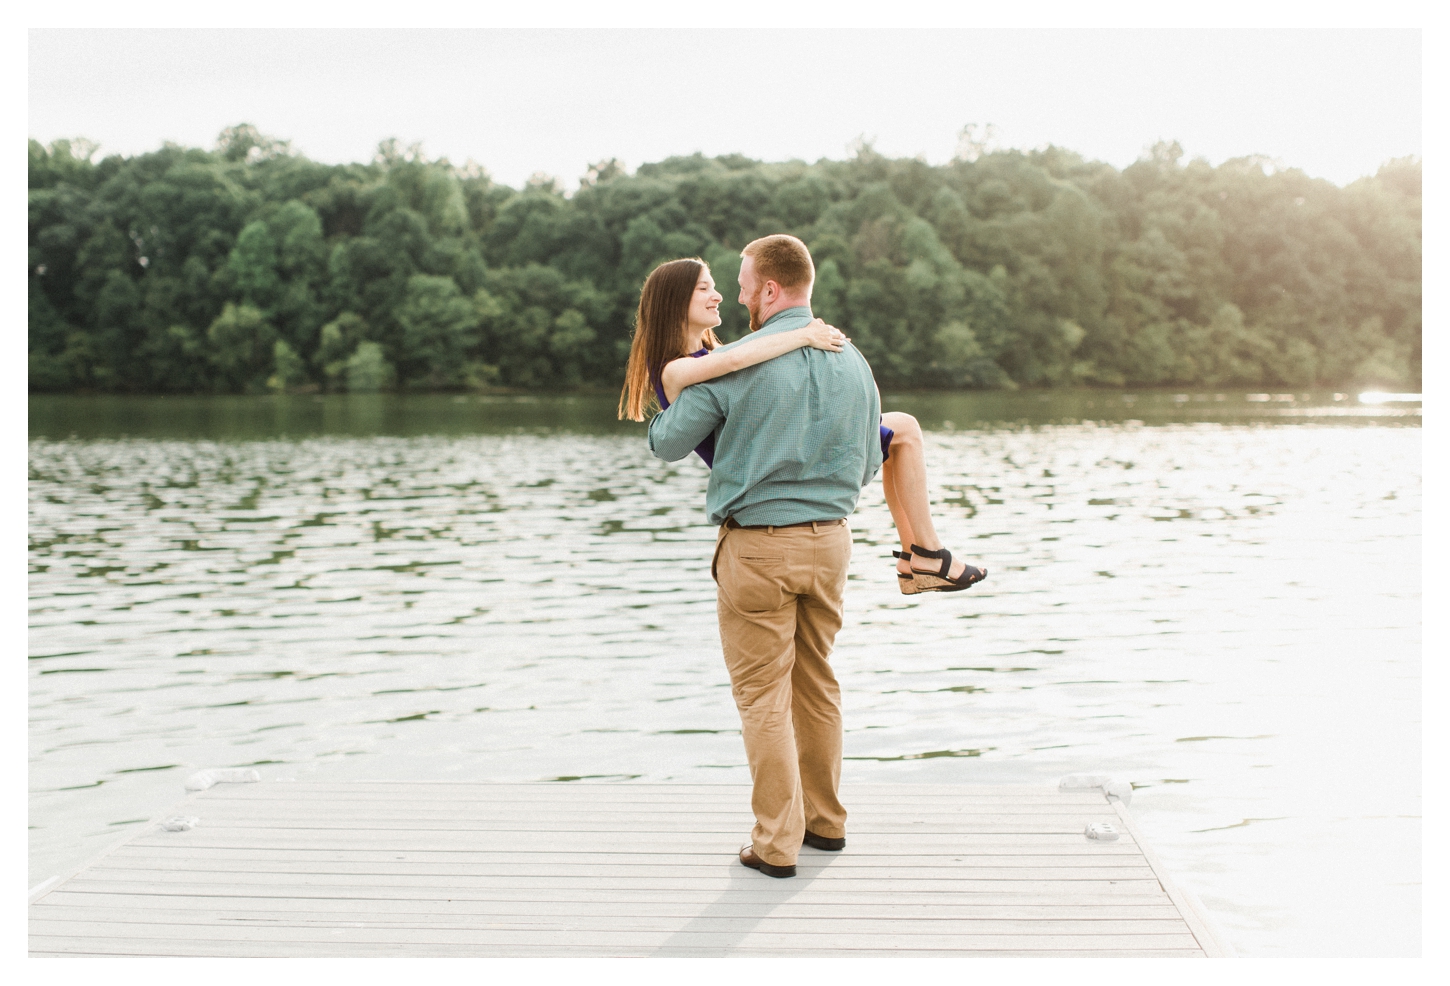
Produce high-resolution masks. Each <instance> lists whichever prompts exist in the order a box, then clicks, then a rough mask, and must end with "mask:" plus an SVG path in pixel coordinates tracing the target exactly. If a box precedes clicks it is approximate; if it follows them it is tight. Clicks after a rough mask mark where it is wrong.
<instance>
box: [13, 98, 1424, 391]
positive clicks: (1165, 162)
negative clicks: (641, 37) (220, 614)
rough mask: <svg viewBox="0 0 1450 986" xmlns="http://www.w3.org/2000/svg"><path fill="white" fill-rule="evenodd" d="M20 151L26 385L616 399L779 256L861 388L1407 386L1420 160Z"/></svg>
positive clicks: (732, 331) (976, 152)
mask: <svg viewBox="0 0 1450 986" xmlns="http://www.w3.org/2000/svg"><path fill="white" fill-rule="evenodd" d="M95 157H96V154H95V148H94V147H93V146H90V145H89V144H87V143H86V142H85V141H73V142H68V141H56V142H54V143H52V144H51V145H50V146H49V147H45V146H42V145H41V144H39V143H37V142H36V141H33V140H32V141H30V144H29V268H30V269H29V313H30V314H29V318H30V322H29V325H30V334H29V340H30V342H29V359H30V364H29V365H30V386H31V389H32V390H33V391H62V392H75V391H86V390H93V391H116V392H127V391H129V392H146V393H165V392H185V393H211V392H223V393H256V392H265V391H267V390H269V389H270V390H302V391H307V390H317V389H320V390H324V391H376V390H383V389H393V388H397V389H403V390H409V389H417V390H452V389H470V388H475V389H476V388H488V387H500V386H501V387H515V388H574V387H589V386H598V387H615V386H618V385H619V382H620V381H621V380H622V377H623V367H624V362H625V358H626V355H627V353H628V349H629V338H630V333H631V332H632V328H633V326H632V320H633V311H634V307H635V304H636V302H637V299H638V291H639V287H640V284H641V283H642V281H643V279H644V276H645V274H647V273H648V272H649V270H650V269H651V268H652V267H653V266H654V265H655V264H657V263H659V262H660V261H663V260H668V259H672V258H675V257H682V256H701V257H703V258H704V259H705V260H706V261H708V262H709V263H710V265H711V267H712V268H713V271H714V274H715V278H716V280H717V282H718V284H719V285H720V289H721V291H722V292H723V293H724V295H725V297H726V299H727V304H725V305H722V306H721V310H722V314H723V316H724V318H725V322H724V325H723V326H722V329H721V335H722V337H723V338H726V339H730V338H737V337H739V336H740V335H743V334H744V333H745V331H746V318H745V313H744V310H743V309H742V308H740V307H739V306H738V305H735V304H734V303H733V301H734V297H735V293H736V291H737V286H736V284H735V278H736V276H737V274H738V271H739V257H738V252H739V250H740V248H741V247H742V246H743V245H744V244H745V243H747V242H748V241H750V240H751V239H753V238H755V237H756V236H760V235H763V234H766V233H775V232H789V233H793V234H795V235H797V236H799V237H801V238H802V239H803V240H804V241H805V242H806V243H807V244H808V245H809V246H810V248H811V251H812V253H813V255H814V256H815V259H816V265H817V281H816V289H815V296H814V300H813V306H814V308H815V310H816V312H817V313H818V314H820V315H821V316H823V317H824V318H826V319H827V320H829V321H831V322H832V323H833V324H835V325H837V326H840V327H841V328H842V329H844V330H845V331H846V332H847V333H848V334H850V335H851V337H852V339H853V341H854V342H855V344H856V345H857V346H858V347H860V349H861V350H862V352H863V353H865V355H866V357H867V358H868V359H869V360H870V362H871V365H872V368H873V370H874V371H875V373H876V376H877V379H878V380H879V381H880V382H881V383H882V384H883V385H890V386H897V387H922V388H991V387H1015V386H1034V387H1042V386H1063V385H1103V386H1123V385H1131V386H1151V385H1183V386H1188V385H1205V386H1233V385H1243V386H1259V385H1283V386H1310V385H1315V384H1318V385H1332V386H1341V385H1342V386H1349V385H1353V384H1378V385H1382V386H1393V387H1418V386H1419V382H1420V373H1421V370H1420V364H1421V355H1420V339H1421V331H1420V290H1421V274H1420V241H1421V206H1420V199H1421V192H1420V188H1421V166H1420V162H1419V161H1418V159H1414V158H1406V159H1399V160H1394V161H1390V162H1388V163H1386V164H1385V165H1384V166H1383V167H1381V168H1380V169H1379V171H1378V173H1377V174H1375V175H1374V176H1373V177H1366V178H1362V179H1360V180H1358V181H1356V182H1354V183H1352V184H1350V185H1348V186H1346V187H1343V188H1340V187H1338V186H1336V185H1334V184H1332V183H1330V182H1328V181H1324V180H1320V179H1313V178H1310V177H1308V176H1306V175H1305V174H1304V173H1303V172H1301V171H1298V170H1292V169H1290V170H1280V169H1276V168H1273V167H1271V166H1266V162H1265V161H1264V160H1263V159H1261V158H1240V159H1236V160H1231V161H1227V162H1225V163H1224V164H1221V165H1219V166H1217V167H1212V166H1210V165H1209V164H1208V163H1207V162H1205V161H1202V160H1188V161H1185V160H1184V155H1183V152H1182V150H1181V148H1180V147H1179V146H1178V145H1177V144H1176V143H1161V142H1160V143H1159V144H1157V145H1155V146H1154V147H1153V148H1152V150H1151V152H1150V153H1148V154H1146V155H1145V156H1144V158H1143V159H1141V160H1139V161H1137V162H1136V163H1134V164H1132V165H1130V166H1128V167H1127V168H1124V169H1122V170H1119V169H1117V168H1114V167H1112V166H1111V165H1107V164H1104V163H1101V162H1096V161H1089V160H1085V159H1084V158H1083V157H1082V156H1081V155H1078V154H1075V153H1073V152H1072V151H1069V150H1065V149H1062V148H1058V147H1048V148H1046V149H1045V150H1035V151H1017V150H1006V151H996V152H991V153H981V152H980V148H969V152H968V153H966V154H964V155H962V156H960V157H959V158H958V159H957V160H954V161H953V162H951V163H950V164H946V165H941V166H935V165H930V164H927V163H925V162H923V161H920V160H916V159H892V158H887V157H884V156H882V155H880V154H878V153H876V152H875V151H874V150H873V149H872V148H871V147H870V146H869V145H864V146H862V147H861V148H860V149H859V150H858V151H857V152H856V153H855V155H854V156H853V157H851V158H850V159H848V160H844V161H828V160H822V161H818V162H816V163H814V164H807V163H805V162H802V161H787V162H761V161H755V160H751V159H749V158H746V157H743V156H739V155H727V156H722V157H715V158H707V157H704V156H702V155H698V154H697V155H694V156H690V157H673V158H669V159H667V160H664V161H660V162H658V163H653V164H645V165H641V166H640V167H639V168H638V169H637V170H636V171H635V172H634V173H633V174H629V173H626V171H625V170H624V168H622V167H621V166H620V164H619V163H618V162H617V161H607V162H602V163H600V164H598V165H596V166H594V167H592V168H591V169H590V170H589V173H588V174H587V175H585V176H584V177H583V179H582V180H581V185H580V187H579V189H578V190H577V191H575V192H574V193H573V194H572V195H566V194H565V193H564V192H563V191H562V190H561V189H560V188H559V187H558V186H557V183H556V182H554V181H553V180H551V179H548V178H542V177H541V178H538V179H535V180H533V181H530V182H529V183H528V184H527V185H526V186H525V187H524V188H522V189H514V188H511V187H508V186H504V185H500V184H497V183H495V182H493V181H492V180H491V179H490V178H489V176H488V174H487V173H486V172H484V171H483V170H482V169H481V168H479V167H477V166H475V165H472V164H470V165H469V166H467V167H458V166H455V165H453V164H450V163H449V162H448V161H447V160H446V159H438V160H429V159H428V158H427V157H426V156H425V155H423V154H422V152H421V151H420V150H419V149H418V148H417V147H412V148H403V147H400V146H399V145H398V144H397V143H396V142H395V141H385V142H384V143H383V144H381V145H380V146H379V149H378V153H377V155H376V157H375V158H374V159H373V160H372V161H371V162H369V163H365V164H363V163H355V164H340V165H328V164H319V163H317V162H314V161H310V160H308V159H307V158H306V157H304V156H302V155H299V154H296V153H293V152H292V151H291V149H290V148H289V147H288V145H287V144H285V143H282V142H278V141H275V140H272V139H269V138H267V137H265V136H264V135H262V134H260V133H259V132H258V131H257V130H256V129H255V128H254V127H251V126H248V125H240V126H237V127H232V128H229V129H228V130H226V131H223V133H222V134H221V136H220V137H219V139H218V141H217V145H216V147H215V148H214V149H212V150H205V149H200V148H188V147H180V146H176V145H173V144H167V145H165V146H164V147H162V148H161V149H160V150H157V151H154V152H151V153H147V154H141V155H137V156H134V157H122V156H109V157H104V158H102V159H101V160H99V161H96V160H93V158H95Z"/></svg>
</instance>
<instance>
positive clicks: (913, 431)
mask: <svg viewBox="0 0 1450 986" xmlns="http://www.w3.org/2000/svg"><path fill="white" fill-rule="evenodd" d="M881 423H882V424H884V425H885V426H886V427H888V428H890V429H891V431H892V432H893V435H892V438H891V444H892V446H893V447H894V446H896V444H897V443H898V442H900V443H901V445H903V446H906V445H915V446H920V445H921V443H922V438H921V425H920V424H918V423H917V420H916V418H915V417H913V416H912V415H910V414H907V413H906V412H905V411H888V412H887V413H885V414H883V415H881Z"/></svg>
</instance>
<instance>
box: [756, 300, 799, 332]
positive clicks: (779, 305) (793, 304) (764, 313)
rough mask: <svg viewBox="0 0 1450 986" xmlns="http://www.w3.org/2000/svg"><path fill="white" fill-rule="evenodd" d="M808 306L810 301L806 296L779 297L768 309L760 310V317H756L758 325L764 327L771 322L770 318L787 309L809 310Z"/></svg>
mask: <svg viewBox="0 0 1450 986" xmlns="http://www.w3.org/2000/svg"><path fill="white" fill-rule="evenodd" d="M810 306H811V299H810V298H809V297H808V296H806V295H803V294H795V295H781V296H780V297H779V298H777V299H775V303H774V304H772V305H771V306H770V307H769V308H763V309H761V312H760V315H759V316H757V317H758V318H759V319H760V324H761V325H764V324H765V323H766V322H769V321H770V320H771V317H772V316H775V315H779V314H780V313H781V312H783V311H785V310H786V309H787V308H809V307H810Z"/></svg>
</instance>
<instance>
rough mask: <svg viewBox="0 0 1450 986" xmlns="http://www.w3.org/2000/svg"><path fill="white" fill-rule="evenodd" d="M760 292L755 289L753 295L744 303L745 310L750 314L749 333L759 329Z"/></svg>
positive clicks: (758, 289)
mask: <svg viewBox="0 0 1450 986" xmlns="http://www.w3.org/2000/svg"><path fill="white" fill-rule="evenodd" d="M760 291H761V289H760V288H756V289H755V294H753V295H751V296H750V298H749V299H747V300H746V302H745V310H746V311H748V312H749V313H750V331H751V332H754V331H755V330H756V329H758V328H760Z"/></svg>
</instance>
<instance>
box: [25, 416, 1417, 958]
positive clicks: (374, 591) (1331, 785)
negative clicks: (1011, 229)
mask: <svg viewBox="0 0 1450 986" xmlns="http://www.w3.org/2000/svg"><path fill="white" fill-rule="evenodd" d="M30 465H31V483H30V501H31V507H30V537H31V550H30V560H31V576H30V594H31V634H30V646H31V660H30V662H29V664H30V673H31V717H32V718H31V764H30V784H31V791H32V794H31V798H30V803H31V816H32V821H31V825H32V830H31V861H32V874H31V875H32V879H31V883H32V884H34V883H37V882H39V881H40V880H42V879H44V878H46V877H48V876H50V875H51V874H52V873H55V872H59V871H60V870H61V869H63V868H64V867H66V866H69V865H73V864H74V863H78V862H80V861H82V860H83V859H84V858H86V857H87V856H89V855H91V854H93V853H94V852H96V851H98V850H99V849H100V848H101V847H102V846H103V845H104V844H105V843H107V842H108V841H110V840H112V839H114V838H115V837H117V836H118V835H120V834H122V833H124V832H125V831H126V830H127V826H128V825H131V824H134V823H135V822H136V821H137V820H141V819H144V818H146V817H148V816H150V815H152V814H154V813H156V812H157V811H159V810H161V809H162V808H163V807H164V806H165V805H166V804H168V803H170V802H171V801H172V800H174V799H175V798H176V797H177V796H179V795H180V793H181V791H180V782H181V780H182V778H183V777H184V776H185V774H186V773H188V772H189V771H190V770H192V769H194V768H197V767H209V766H231V765H253V764H255V765H258V766H259V769H260V770H262V772H263V776H264V778H280V777H296V776H317V777H320V776H326V777H329V778H336V779H346V778H364V777H370V778H378V777H410V778H438V779H444V778H448V779H479V780H549V779H561V780H574V779H598V780H629V779H634V778H639V779H642V780H648V781H665V780H689V781H744V780H746V779H747V778H748V775H747V772H746V770H745V767H744V757H743V752H742V750H741V747H740V740H739V721H738V718H737V716H736V713H735V709H734V706H733V704H732V702H731V699H730V693H729V688H728V682H727V680H726V677H725V674H724V669H723V666H722V664H721V661H720V657H719V647H718V640H717V636H716V630H715V607H714V585H713V583H712V582H711V580H710V576H709V559H710V552H711V548H712V545H713V541H714V531H713V529H712V528H710V527H708V526H707V525H706V524H705V521H704V516H703V509H702V505H703V502H704V489H705V481H706V476H707V474H706V471H705V469H704V467H703V466H701V465H700V464H699V463H698V462H696V461H694V460H693V459H691V460H687V461H685V462H681V463H674V464H668V463H662V462H658V461H656V460H654V459H652V458H651V457H650V456H649V454H648V452H647V450H646V449H645V448H644V446H643V443H642V442H641V441H640V440H639V438H638V437H637V436H633V435H630V436H620V435H578V434H545V435H526V434H515V435H474V436H458V437H437V436H432V437H429V436H417V437H318V438H309V439H304V440H298V441H281V440H272V441H245V442H235V443H224V442H214V441H186V440H149V439H125V440H85V441H78V440H76V441H51V440H46V439H35V440H32V442H31V445H30ZM929 469H930V475H931V478H932V482H933V489H934V495H935V497H936V502H935V505H934V510H935V511H936V512H937V516H938V518H939V529H940V531H941V533H942V536H943V538H944V539H945V540H946V542H947V544H948V545H949V546H950V547H952V548H953V550H954V551H955V552H956V553H958V554H959V555H963V556H966V557H968V558H970V559H980V560H981V561H982V562H984V563H985V564H987V565H988V566H989V567H990V568H991V571H992V574H991V578H990V579H989V580H988V582H986V583H984V584H983V585H981V586H978V587H977V588H975V589H973V590H972V592H970V593H963V594H954V595H950V596H940V595H935V594H931V595H925V596H916V597H903V596H901V595H900V594H898V593H897V591H896V586H895V579H894V577H893V576H892V573H891V559H890V555H889V549H890V548H891V547H893V546H894V545H893V543H892V533H893V532H892V528H891V523H890V517H889V514H888V513H887V511H886V508H885V505H884V503H883V501H882V499H881V487H880V484H879V482H878V483H876V484H873V485H872V486H871V487H869V488H868V489H867V490H866V491H865V493H864V494H863V496H862V501H861V506H860V508H859V510H858V512H857V514H856V515H855V517H853V518H852V526H853V531H854V534H855V541H856V548H855V555H854V558H853V561H852V569H851V583H850V588H849V592H848V602H847V623H846V627H845V628H844V629H843V631H842V632H841V635H840V637H839V638H838V641H837V653H836V656H835V658H834V664H835V666H836V668H837V672H838V675H839V676H840V678H841V682H842V688H843V693H844V701H845V705H846V723H847V736H846V757H847V763H846V765H845V782H846V784H847V792H849V783H850V782H851V781H852V780H867V779H869V780H873V781H904V782H910V781H933V782H943V783H972V782H994V783H1050V782H1052V781H1053V780H1055V779H1056V777H1058V776H1059V775H1060V774H1063V773H1067V772H1070V771H1074V770H1103V771H1105V772H1109V773H1112V774H1114V775H1116V776H1119V777H1122V778H1124V779H1128V780H1131V781H1132V782H1133V783H1134V785H1135V786H1136V787H1137V788H1138V791H1137V795H1136V798H1135V800H1134V803H1133V810H1134V811H1135V813H1136V814H1137V815H1138V816H1139V818H1140V819H1141V821H1142V824H1143V827H1144V829H1145V830H1146V831H1147V833H1148V834H1149V836H1150V838H1151V839H1152V840H1153V844H1154V847H1155V848H1156V849H1157V850H1158V851H1159V853H1160V855H1161V856H1162V857H1163V858H1164V859H1165V862H1166V863H1167V864H1168V866H1169V868H1170V870H1171V871H1172V872H1173V873H1174V874H1175V876H1176V877H1177V878H1178V879H1179V880H1180V881H1181V882H1182V883H1183V884H1185V885H1186V886H1188V887H1189V888H1191V889H1193V890H1195V891H1196V892H1197V893H1198V894H1199V895H1200V896H1202V898H1203V899H1204V901H1205V903H1206V904H1207V905H1208V907H1209V909H1210V910H1211V911H1212V912H1213V913H1214V914H1215V916H1216V917H1217V919H1218V920H1219V922H1220V924H1221V925H1222V926H1223V927H1224V929H1225V930H1226V931H1227V933H1228V937H1229V938H1230V939H1231V940H1232V941H1233V942H1234V944H1235V945H1236V946H1237V947H1238V948H1239V950H1240V951H1241V952H1243V953H1247V954H1260V955H1275V954H1279V955H1305V954H1320V955H1328V954H1379V955H1387V954H1418V951H1419V932H1418V929H1419V883H1418V881H1419V840H1420V828H1419V814H1420V806H1419V767H1420V751H1419V701H1420V699H1419V639H1420V638H1419V619H1420V610H1419V606H1420V596H1419V552H1420V546H1419V530H1420V431H1419V429H1418V428H1417V427H1366V426H1364V425H1358V426H1355V427H1338V426H1334V425H1329V424H1314V425H1307V424H1297V425H1294V426H1292V427H1290V426H1283V427H1271V426H1246V425H1225V424H1170V425H1165V426H1149V427H1145V426H1142V425H1140V424H1137V423H1126V424H1112V425H1106V426H1094V425H1091V424H1074V425H1058V426H1044V427H1039V428H1015V429H1000V430H990V431H951V432H937V433H933V434H931V435H930V436H929ZM847 804H848V807H849V796H847Z"/></svg>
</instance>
